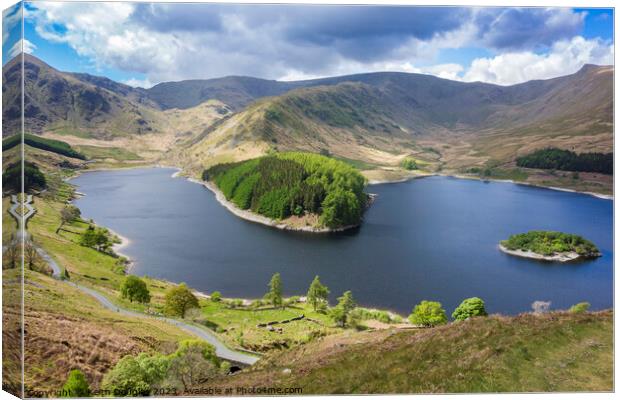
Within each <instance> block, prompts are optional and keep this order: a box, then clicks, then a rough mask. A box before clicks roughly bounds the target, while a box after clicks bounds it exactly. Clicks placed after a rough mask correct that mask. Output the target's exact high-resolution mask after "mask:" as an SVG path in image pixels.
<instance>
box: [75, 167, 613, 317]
mask: <svg viewBox="0 0 620 400" xmlns="http://www.w3.org/2000/svg"><path fill="white" fill-rule="evenodd" d="M174 171H175V170H173V169H167V168H144V169H132V170H117V171H98V172H89V173H85V174H82V175H80V176H79V177H77V178H75V179H73V180H72V183H73V184H75V185H77V186H78V191H80V192H83V193H85V194H86V196H84V197H82V198H80V199H78V200H76V201H75V204H76V205H77V206H78V207H79V208H80V209H81V210H82V215H83V217H85V218H93V219H94V220H95V221H96V222H97V223H98V224H100V225H104V226H107V227H109V228H111V229H112V230H114V231H116V232H118V233H119V234H120V235H122V236H125V237H127V238H129V239H130V241H131V243H130V245H129V246H128V247H126V248H124V249H123V253H125V254H127V255H128V256H129V257H130V258H132V259H133V260H134V266H133V268H132V273H134V274H137V275H149V276H152V277H158V278H163V279H167V280H170V281H174V282H186V283H187V284H188V285H189V286H191V287H194V288H196V289H198V290H201V291H205V292H211V291H215V290H219V291H220V292H222V294H223V295H224V296H226V297H244V298H255V297H260V296H262V295H263V294H264V293H265V291H266V289H267V283H268V281H269V279H270V277H271V276H272V275H273V274H274V273H275V272H280V273H281V274H282V280H283V285H284V292H285V294H288V295H293V294H304V293H305V292H306V290H307V288H308V285H309V284H310V282H311V281H312V278H313V277H314V276H315V275H320V277H321V281H322V282H323V283H325V284H326V285H327V286H328V287H329V288H330V290H331V293H332V295H331V297H332V299H335V298H336V297H337V296H340V294H341V293H342V292H343V291H345V290H352V291H353V295H354V297H355V299H356V300H357V301H358V303H360V304H362V305H367V306H376V307H380V308H388V309H392V310H395V311H398V312H400V313H403V314H408V313H409V312H410V311H411V308H412V307H413V306H414V305H415V304H416V303H418V302H420V301H421V300H437V301H440V302H441V303H443V305H444V307H445V308H446V310H447V311H448V312H449V313H451V312H452V310H453V309H454V307H456V306H457V305H458V304H459V303H460V302H461V300H462V299H464V298H466V297H472V296H478V297H481V298H483V299H484V300H485V302H486V304H487V310H488V311H489V312H501V313H506V314H516V313H518V312H522V311H529V310H530V309H531V308H530V305H531V303H532V302H534V301H536V300H544V301H551V303H552V304H551V308H567V307H569V306H570V305H572V304H574V303H577V302H580V301H588V302H590V303H591V304H592V308H593V309H603V308H609V307H612V306H613V201H611V200H604V199H599V198H595V197H592V196H589V195H583V194H576V193H568V192H561V191H555V190H549V189H542V188H534V187H529V186H523V185H516V184H511V183H494V182H490V183H484V182H480V181H470V180H462V179H455V178H448V177H429V178H424V179H417V180H413V181H409V182H404V183H397V184H384V185H374V186H369V187H368V188H367V191H368V192H370V193H376V194H378V196H377V198H376V201H375V203H374V204H373V205H372V207H371V208H370V209H369V210H368V211H367V213H366V215H365V220H364V223H363V225H362V226H361V228H359V229H356V230H353V231H349V232H344V233H339V234H309V233H298V232H286V231H281V230H277V229H274V228H270V227H266V226H263V225H259V224H255V223H252V222H248V221H244V220H242V219H239V218H238V217H236V216H234V215H232V214H231V213H230V212H229V211H227V210H226V209H225V208H224V207H222V206H221V205H220V204H219V203H218V202H217V201H216V200H215V196H214V195H213V194H212V193H211V192H210V191H208V190H207V189H206V188H204V187H203V186H201V185H198V184H195V183H191V182H189V181H187V180H185V179H183V178H172V177H171V175H172V174H173V172H174ZM532 229H541V230H558V231H564V232H569V233H575V234H578V235H582V236H584V237H585V238H587V239H590V240H591V241H593V242H594V243H595V244H596V245H597V246H598V247H599V249H600V250H601V252H602V254H603V256H602V257H600V258H598V259H596V260H592V261H585V262H578V263H568V264H562V263H545V262H537V261H533V260H529V259H522V258H516V257H512V256H509V255H506V254H504V253H502V252H500V251H499V250H498V248H497V245H498V242H499V241H500V240H502V239H505V238H507V237H508V236H509V235H511V234H513V233H520V232H525V231H529V230H532Z"/></svg>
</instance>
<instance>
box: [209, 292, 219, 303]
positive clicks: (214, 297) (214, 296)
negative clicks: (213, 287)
mask: <svg viewBox="0 0 620 400" xmlns="http://www.w3.org/2000/svg"><path fill="white" fill-rule="evenodd" d="M211 301H214V302H216V303H218V302H220V301H222V294H221V293H220V292H218V291H215V292H213V293H211Z"/></svg>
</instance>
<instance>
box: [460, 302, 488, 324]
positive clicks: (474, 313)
mask: <svg viewBox="0 0 620 400" xmlns="http://www.w3.org/2000/svg"><path fill="white" fill-rule="evenodd" d="M487 315H488V314H487V312H486V310H485V309H484V301H483V300H482V299H481V298H479V297H471V298H469V299H465V300H463V302H462V303H461V304H460V305H459V306H458V307H457V308H456V309H455V310H454V312H453V313H452V318H454V319H455V320H456V321H464V320H466V319H467V318H470V317H483V316H487Z"/></svg>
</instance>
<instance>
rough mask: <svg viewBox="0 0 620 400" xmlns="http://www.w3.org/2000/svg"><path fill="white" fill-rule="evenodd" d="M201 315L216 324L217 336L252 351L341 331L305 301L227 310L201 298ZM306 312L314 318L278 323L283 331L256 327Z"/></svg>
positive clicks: (266, 349) (220, 304) (205, 320)
mask: <svg viewBox="0 0 620 400" xmlns="http://www.w3.org/2000/svg"><path fill="white" fill-rule="evenodd" d="M201 308H202V315H201V317H200V318H201V319H200V321H201V322H202V323H205V324H206V325H208V326H211V327H212V328H215V327H216V326H217V327H218V328H215V329H217V331H218V332H220V336H221V337H222V338H223V339H224V341H226V342H227V343H228V344H229V345H231V346H243V347H245V348H248V349H250V350H255V351H261V352H264V351H270V350H273V349H277V348H283V347H284V348H287V347H290V346H292V345H295V344H299V343H305V342H307V341H309V340H310V339H311V338H312V337H314V336H325V335H329V334H334V333H339V332H342V329H341V328H336V327H334V326H333V322H332V321H331V320H330V318H329V317H327V316H326V315H324V314H319V313H317V312H314V311H313V310H312V307H310V306H309V305H307V304H305V303H298V304H295V305H292V306H287V307H285V308H283V309H274V308H271V307H264V308H261V309H257V310H253V309H250V308H243V307H241V308H239V309H230V308H227V307H226V305H225V304H223V303H215V302H212V301H208V300H203V301H201ZM300 315H305V316H306V318H311V319H313V320H314V321H317V322H312V321H309V320H308V319H303V320H300V321H294V322H291V323H288V324H277V325H274V327H275V328H281V329H282V332H275V331H273V332H271V331H268V330H267V329H266V328H258V327H257V325H258V324H259V323H267V322H270V321H283V320H288V319H290V318H295V317H299V316H300Z"/></svg>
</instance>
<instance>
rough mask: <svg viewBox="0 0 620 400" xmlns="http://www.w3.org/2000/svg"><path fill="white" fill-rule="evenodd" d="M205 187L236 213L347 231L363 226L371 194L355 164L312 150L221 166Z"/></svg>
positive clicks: (295, 226) (303, 227) (278, 223)
mask: <svg viewBox="0 0 620 400" xmlns="http://www.w3.org/2000/svg"><path fill="white" fill-rule="evenodd" d="M202 179H203V181H204V182H205V186H206V187H207V188H209V189H211V190H212V191H213V192H214V193H215V194H216V198H217V200H218V201H219V202H220V203H222V204H223V205H224V206H225V207H226V208H228V209H229V210H230V211H231V212H233V213H234V214H235V215H237V216H239V217H241V218H244V219H247V220H250V221H254V222H259V223H263V224H265V225H270V226H274V227H277V228H280V229H289V230H300V231H308V232H332V231H341V230H345V229H349V228H353V227H356V226H358V225H359V224H360V223H361V221H362V216H363V214H364V210H365V209H366V207H367V206H368V205H369V204H370V201H371V196H369V195H368V194H366V193H364V186H365V184H366V179H365V178H364V177H363V176H362V175H361V174H360V173H359V172H358V171H357V170H356V169H355V168H353V167H351V166H350V165H348V164H346V163H344V162H342V161H338V160H335V159H333V158H329V157H326V156H322V155H319V154H312V153H301V152H286V153H275V154H270V155H267V156H264V157H260V158H255V159H251V160H246V161H241V162H236V163H227V164H218V165H215V166H213V167H211V168H209V169H207V170H205V171H204V172H203V175H202Z"/></svg>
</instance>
